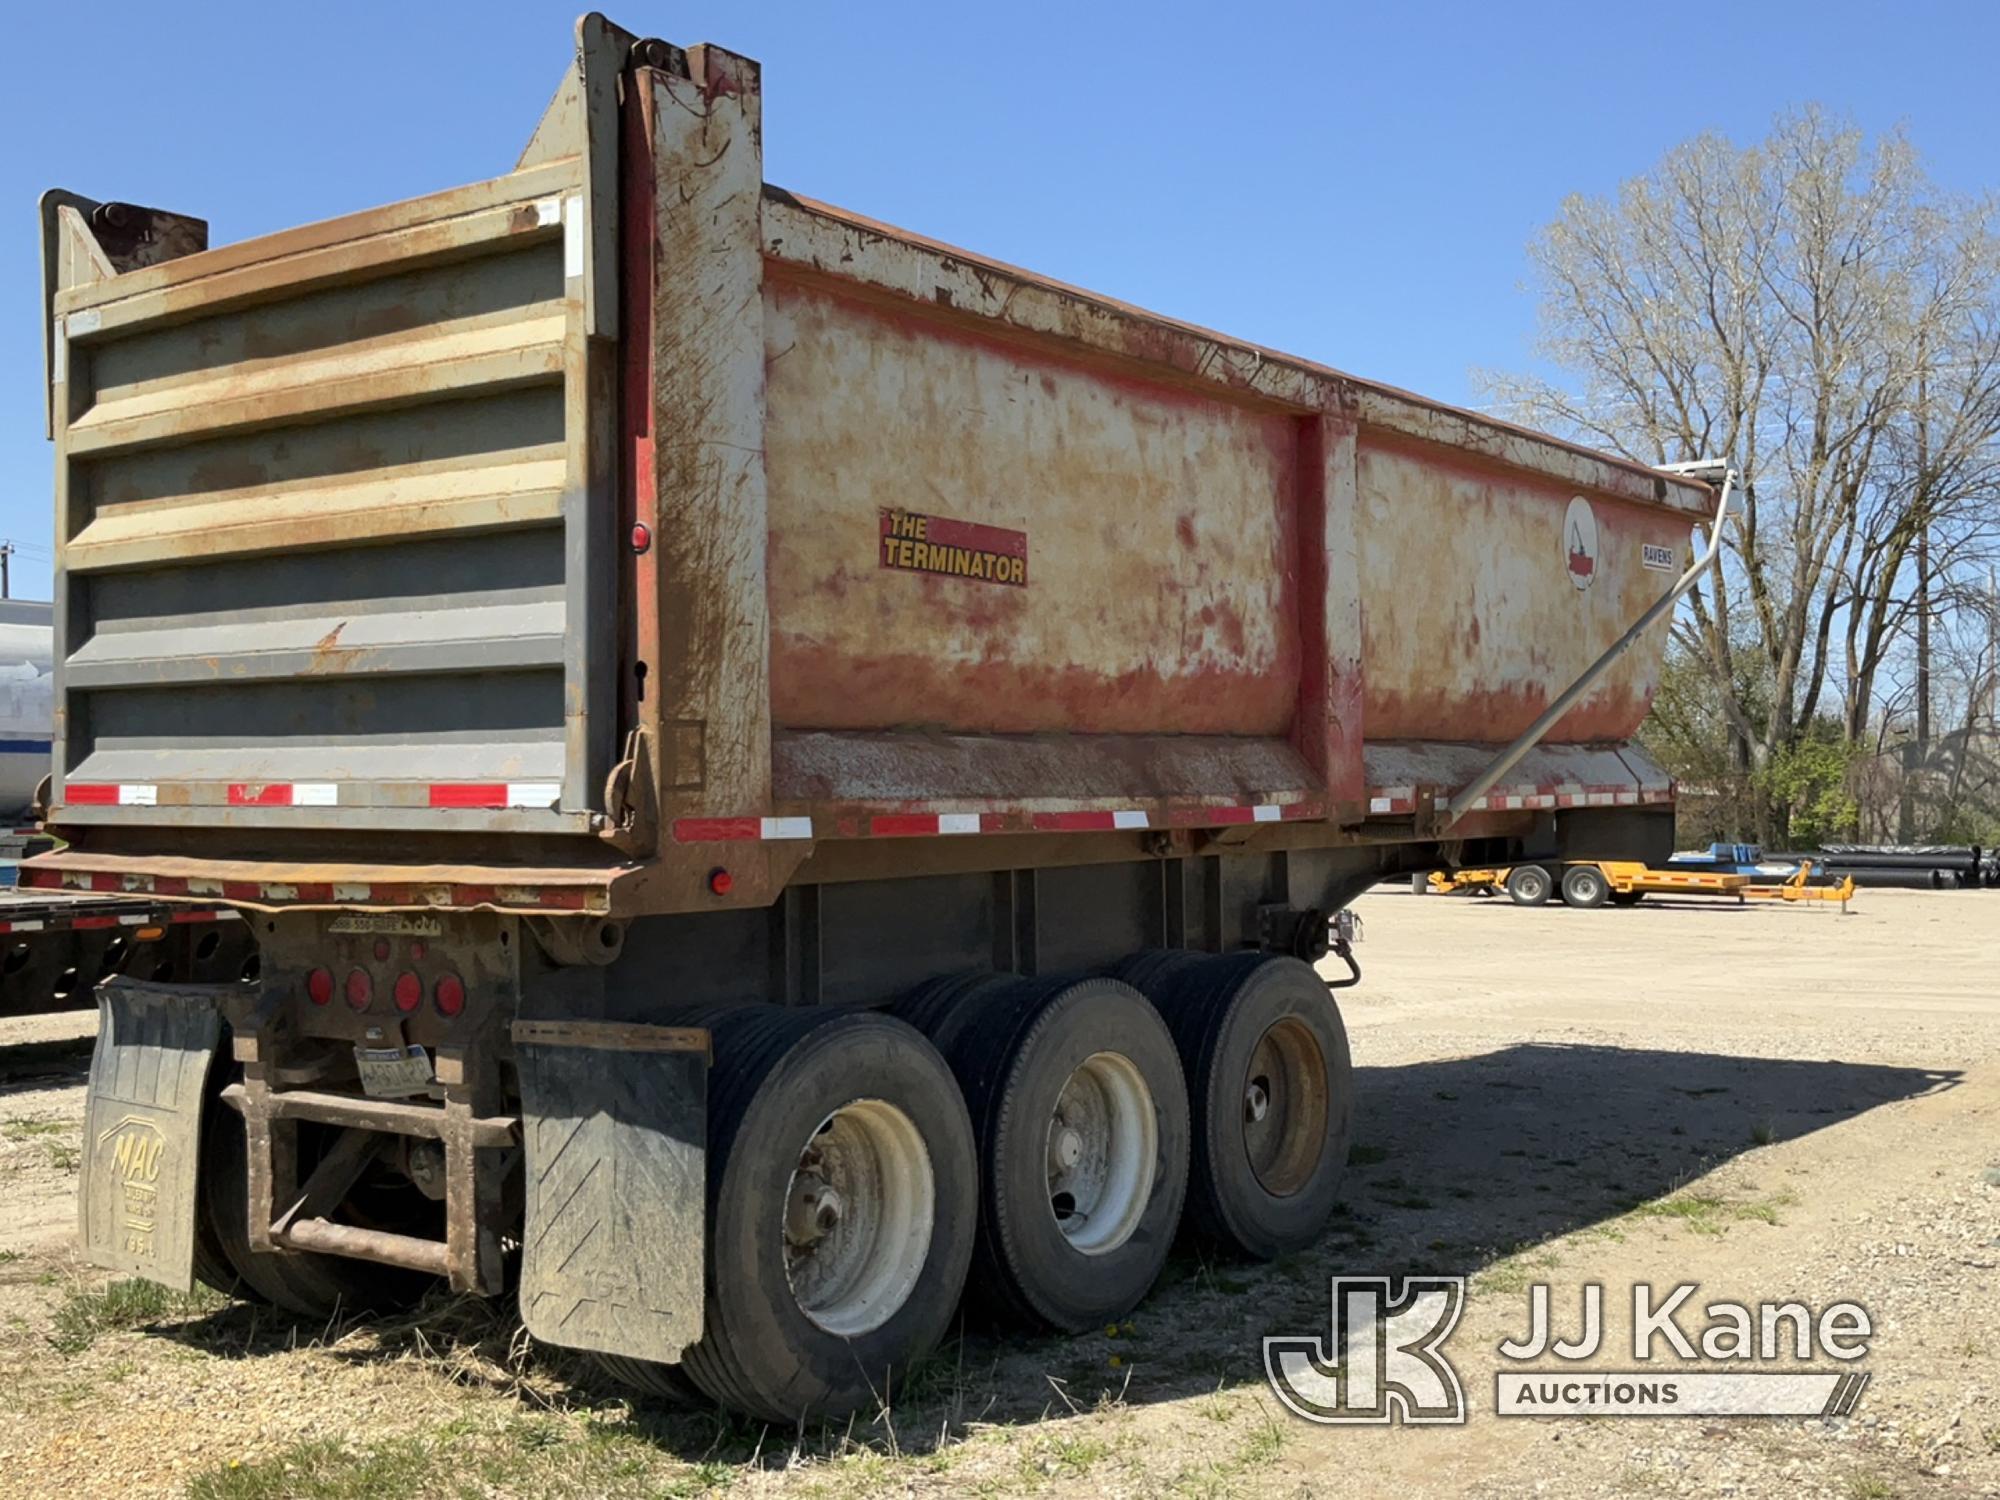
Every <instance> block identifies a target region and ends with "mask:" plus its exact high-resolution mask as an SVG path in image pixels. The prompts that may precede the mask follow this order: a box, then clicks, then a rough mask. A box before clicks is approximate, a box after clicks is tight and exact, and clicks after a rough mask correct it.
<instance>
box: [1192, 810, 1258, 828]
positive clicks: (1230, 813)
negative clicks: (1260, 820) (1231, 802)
mask: <svg viewBox="0 0 2000 1500" xmlns="http://www.w3.org/2000/svg"><path fill="white" fill-rule="evenodd" d="M1201 819H1202V821H1203V822H1205V823H1215V824H1218V825H1228V824H1232V823H1254V822H1256V821H1257V810H1256V809H1255V808H1252V807H1204V808H1202V809H1201Z"/></svg>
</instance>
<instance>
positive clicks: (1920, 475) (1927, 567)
mask: <svg viewBox="0 0 2000 1500" xmlns="http://www.w3.org/2000/svg"><path fill="white" fill-rule="evenodd" d="M1923 359H1924V341H1923V339H1922V337H1921V336H1919V337H1918V339H1917V483H1918V484H1919V485H1920V486H1922V488H1921V489H1919V490H1918V492H1917V754H1918V755H1920V756H1922V757H1923V758H1924V759H1925V760H1928V759H1929V758H1930V753H1931V476H1930V462H1931V452H1930V450H1931V414H1930V390H1929V386H1930V381H1929V379H1928V378H1927V377H1928V375H1929V371H1928V370H1927V369H1926V368H1925V366H1924V363H1923Z"/></svg>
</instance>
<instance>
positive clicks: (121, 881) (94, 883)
mask: <svg viewBox="0 0 2000 1500" xmlns="http://www.w3.org/2000/svg"><path fill="white" fill-rule="evenodd" d="M89 889H91V890H93V891H122V890H124V889H125V877H124V876H122V875H106V874H104V873H103V872H102V871H94V872H93V873H92V874H91V876H90V886H89Z"/></svg>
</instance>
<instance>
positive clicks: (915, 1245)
mask: <svg viewBox="0 0 2000 1500" xmlns="http://www.w3.org/2000/svg"><path fill="white" fill-rule="evenodd" d="M936 1202H937V1181H936V1178H935V1177H934V1175H933V1173H932V1168H931V1159H930V1152H929V1151H928V1150H927V1149H926V1148H925V1146H924V1140H923V1136H922V1134H921V1133H920V1132H919V1131H918V1129H917V1127H916V1124H915V1122H914V1121H912V1120H911V1119H910V1117H909V1116H908V1115H906V1114H904V1113H903V1111H902V1110H900V1109H898V1108H897V1107H896V1106H895V1105H893V1104H890V1103H888V1102H887V1101H886V1100H882V1099H856V1100H854V1101H852V1102H851V1103H848V1104H845V1105H842V1106H841V1107H840V1108H839V1109H837V1110H835V1111H834V1112H833V1113H832V1114H830V1115H828V1116H827V1117H826V1119H825V1120H824V1121H823V1122H822V1123H821V1124H820V1126H819V1128H818V1129H817V1130H815V1131H814V1132H813V1135H812V1138H811V1139H810V1140H808V1141H807V1142H806V1144H805V1147H804V1149H802V1150H801V1151H800V1152H799V1157H798V1161H797V1164H796V1165H795V1166H794V1167H793V1169H792V1176H791V1181H790V1182H789V1184H788V1185H787V1187H786V1190H785V1202H784V1211H783V1215H782V1220H781V1223H780V1232H781V1234H782V1235H783V1237H784V1256H785V1277H786V1280H787V1281H788V1282H789V1283H790V1284H791V1288H792V1296H793V1298H794V1299H795V1300H796V1301H797V1302H798V1305H799V1310H800V1311H801V1312H803V1313H804V1314H805V1315H806V1316H807V1317H808V1318H810V1319H811V1320H812V1321H813V1322H814V1323H816V1324H818V1325H819V1326H820V1327H821V1328H824V1329H825V1330H826V1331H827V1332H829V1333H833V1334H837V1335H840V1336H842V1337H846V1338H852V1337H854V1336H856V1335H858V1334H862V1333H866V1332H868V1331H869V1330H870V1329H872V1328H879V1327H880V1326H881V1325H882V1324H883V1323H885V1322H887V1321H888V1320H889V1319H890V1318H891V1317H892V1316H894V1315H895V1313H896V1310H897V1309H898V1308H900V1307H901V1306H902V1305H903V1304H904V1302H906V1301H907V1300H908V1299H909V1295H910V1292H911V1290H912V1289H913V1288H914V1287H915V1286H916V1282H917V1277H918V1276H919V1275H920V1274H921V1273H922V1271H923V1268H924V1263H925V1261H926V1260H927V1259H928V1258H929V1254H930V1239H931V1220H932V1215H933V1213H934V1212H935V1208H936Z"/></svg>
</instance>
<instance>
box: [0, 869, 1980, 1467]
mask: <svg viewBox="0 0 2000 1500" xmlns="http://www.w3.org/2000/svg"><path fill="white" fill-rule="evenodd" d="M1359 910H1360V911H1361V913H1362V915H1363V916H1364V917H1365V919H1366V921H1367V941H1366V943H1365V944H1364V946H1363V948H1362V950H1361V953H1362V958H1363V961H1364V964H1365V967H1366V969H1367V971H1368V977H1367V982H1366V983H1365V985H1364V986H1363V987H1362V988H1361V989H1359V990H1355V991H1350V992H1348V993H1347V994H1346V995H1345V996H1343V998H1342V1006H1343V1009H1344V1011H1345V1014H1346V1016H1347V1024H1348V1027H1349V1029H1350V1032H1351V1035H1352V1040H1353V1047H1354V1056H1355V1060H1356V1063H1357V1066H1358V1083H1359V1090H1360V1104H1359V1115H1358V1132H1357V1146H1356V1150H1355V1155H1354V1166H1353V1169H1352V1170H1351V1172H1350V1174H1349V1177H1348V1184H1347V1192H1346V1206H1345V1210H1344V1212H1343V1214H1342V1215H1341V1216H1340V1218H1339V1219H1338V1220H1337V1221H1336V1224H1335V1226H1334V1229H1333V1230H1332V1232H1331V1233H1329V1234H1328V1236H1327V1237H1326V1239H1325V1240H1324V1242H1323V1243H1322V1244H1321V1245H1319V1246H1318V1247H1317V1248H1315V1249H1314V1250H1313V1251H1311V1252H1310V1253H1307V1254H1304V1255H1301V1256H1298V1257H1295V1258H1293V1259H1291V1260H1288V1261H1286V1262H1283V1263H1280V1264H1278V1265H1275V1266H1269V1267H1247V1266H1242V1265H1229V1264H1209V1263H1205V1262H1204V1261H1202V1260H1201V1259H1200V1258H1198V1257H1195V1256H1191V1255H1189V1256H1183V1257H1181V1258H1180V1259H1179V1260H1177V1262H1176V1264H1175V1265H1174V1266H1173V1267H1172V1268H1171V1270H1170V1273H1169V1277H1168V1280H1167V1282H1166V1283H1165V1284H1163V1285H1162V1287H1161V1288H1160V1289H1159V1290H1158V1291H1156V1292H1155V1294H1154V1295H1153V1296H1152V1298H1151V1299H1149V1300H1148V1301H1147V1302H1146V1303H1145V1304H1144V1305H1143V1306H1142V1307H1141V1308H1139V1310H1138V1311H1137V1312H1136V1313H1135V1314H1134V1315H1133V1317H1132V1318H1131V1320H1130V1321H1129V1322H1128V1323H1126V1324H1123V1325H1121V1326H1119V1327H1118V1328H1116V1329H1106V1330H1104V1331H1103V1332H1101V1333H1099V1334H1094V1335H1091V1336H1088V1337H1084V1338H1077V1339H1034V1340H1021V1339H1005V1338H998V1337H995V1336H992V1335H990V1334H984V1333H979V1332H976V1331H975V1332H968V1333H966V1334H965V1335H964V1336H963V1337H961V1338H959V1339H957V1340H955V1341H954V1342H953V1343H952V1344H950V1345H949V1346H948V1347H947V1348H946V1349H945V1350H944V1351H943V1353H942V1355H941V1356H940V1357H939V1358H938V1359H936V1360H935V1361H933V1362H932V1363H931V1364H930V1365H929V1366H927V1367H925V1368H923V1369H920V1370H918V1371H917V1372H915V1374H914V1376H913V1379H912V1381H911V1385H910V1388H909V1389H908V1390H907V1391H902V1392H893V1393H891V1395H890V1400H889V1402H888V1404H887V1406H886V1407H885V1409H884V1410H882V1411H881V1412H878V1413H876V1414H874V1415H873V1416H872V1417H863V1418H859V1419H856V1420H855V1421H854V1422H853V1423H852V1424H851V1425H850V1424H843V1425H842V1426H841V1427H839V1428H837V1429H835V1428H819V1429H808V1430H806V1431H804V1432H779V1431H774V1430H763V1429H759V1428H756V1427H752V1426H746V1425H744V1424H739V1423H731V1422H728V1421H725V1420H721V1419H718V1418H716V1417H715V1416H713V1415H710V1414H705V1413H698V1412H678V1411H674V1410H671V1409H667V1408H663V1407H658V1406H653V1405H648V1404H645V1403H639V1404H637V1405H634V1404H632V1403H630V1402H628V1401H627V1400H626V1399H625V1398H624V1397H622V1396H621V1395H620V1394H619V1393H618V1391H617V1390H616V1389H615V1388H614V1387H611V1386H608V1385H606V1384H605V1383H603V1382H602V1381H601V1380H599V1379H598V1378H597V1377H596V1376H594V1375H593V1374H592V1372H591V1371H590V1369H589V1367H588V1366H587V1365H586V1364H585V1363H584V1362H581V1361H578V1360H574V1359H571V1358H569V1357H567V1356H563V1355H561V1354H560V1353H559V1352H557V1351H552V1350H545V1349H536V1348H532V1347H529V1346H528V1345H527V1344H526V1343H525V1341H524V1340H523V1339H521V1338H520V1337H519V1336H518V1335H517V1334H516V1332H515V1331H514V1329H513V1327H512V1326H511V1322H510V1320H509V1319H508V1318H507V1316H505V1312H504V1309H503V1310H500V1312H499V1313H497V1314H496V1312H494V1311H493V1310H489V1309H485V1308H483V1307H481V1306H479V1305H475V1304H468V1303H451V1302H440V1303H439V1304H437V1305H434V1306H432V1307H429V1308H427V1309H425V1310H423V1312H424V1316H423V1319H422V1320H421V1321H419V1320H414V1319H405V1320H400V1321H393V1322H383V1321H375V1322H361V1323H356V1324H347V1323H338V1322H337V1323H334V1324H331V1325H328V1326H326V1327H313V1328H293V1327H291V1326H290V1325H288V1324H280V1323H274V1322H273V1321H272V1319H271V1318H270V1317H269V1316H268V1315H264V1316H259V1315H258V1314H257V1313H256V1312H255V1311H253V1310H251V1309H249V1308H245V1307H231V1306H225V1305H224V1304H222V1302H221V1301H220V1299H217V1298H214V1297H210V1296H198V1297H196V1298H193V1299H180V1298H176V1297H173V1296H170V1295H155V1294H152V1293H151V1292H149V1291H146V1290H143V1289H138V1288H136V1287H134V1286H132V1285H130V1284H124V1285H118V1286H112V1287H109V1288H107V1287H106V1284H105V1282H104V1280H103V1278H101V1277H99V1276H97V1275H95V1274H94V1273H91V1272H89V1271H88V1270H86V1269H84V1268H82V1267H81V1266H79V1265H78V1264H77V1263H76V1262H75V1261H74V1259H73V1258H72V1255H71V1251H70V1248H69V1246H70V1239H71V1233H72V1231H71V1223H70V1212H71V1210H70V1194H71V1191H72V1189H73V1186H74V1183H75V1170H76V1159H77V1153H78V1151H79V1149H80V1137H79V1121H80V1117H81V1113H82V1103H83V1083H84V1076H85V1070H86V1067H87V1063H88V1050H87V1049H88V1045H89V1041H88V1038H89V1033H90V1031H91V1029H92V1022H91V1020H90V1019H89V1018H87V1017H75V1016H69V1017H53V1018H43V1019H38V1020H29V1021H19V1020H17V1021H12V1022H6V1023H0V1043H5V1044H7V1045H6V1048H5V1051H4V1052H3V1053H0V1493H7V1494H22V1495H64V1496H73V1497H83V1496H95V1495H115V1496H120V1497H134V1500H136V1497H139V1496H145V1495H156V1494H178V1493H183V1492H187V1493H192V1494H195V1495H198V1496H217V1497H224V1496H228V1497H264V1496H281V1495H284V1496H289V1495H325V1496H373V1495H381V1496H400V1495H405V1494H448V1495H457V1494H471V1495H543V1494H558V1495H596V1494H649V1495H696V1494H705V1493H711V1492H714V1493H724V1492H727V1493H734V1494H745V1495H761V1494H780V1495H795V1494H797V1495H864V1494H880V1493H899V1494H926V1495H928V1494H937V1493H945V1492H955V1491H959V1490H965V1491H969V1492H972V1493H978V1494H995V1495H1001V1494H1015V1493H1034V1492H1039V1491H1058V1492H1060V1491H1076V1492H1087V1493H1090V1494H1092V1495H1105V1496H1109V1495H1133V1496H1150V1495H1157V1494H1166V1493H1185V1494H1194V1495H1207V1494H1235V1493H1245V1494H1273V1495H1318V1494H1325V1495H1335V1494H1338V1495H1343V1496H1346V1495H1357V1494H1360V1495H1366V1494H1382V1493H1392V1492H1401V1493H1404V1494H1475V1495H1502V1494H1505V1495H1513V1494H1518V1493H1521V1492H1524V1491H1528V1490H1533V1491H1535V1492H1537V1493H1543V1494H1550V1495H1556V1496H1579V1497H1580V1496H1587V1495H1599V1494H1606V1493H1621V1494H1622V1493H1630V1494H1640V1495H1650V1494H1669V1495H1672V1494H1737V1495H1773V1496H1777V1495H1785V1496H1792V1495H1827V1496H1837V1497H1843V1500H1865V1497H1876V1496H1889V1495H1904V1494H1909V1495H1932V1494H1936V1495H2000V1390H1996V1389H1995V1379H1996V1376H2000V896H1993V895H1979V894H1969V893H1968V894H1954V895H1929V894H1914V893H1905V892H1864V893H1863V894H1862V896H1861V897H1860V898H1859V899H1857V901H1856V903H1855V905H1854V908H1853V910H1852V911H1851V912H1850V913H1849V914H1848V915H1845V916H1842V915H1839V914H1837V913H1836V912H1835V911H1833V910H1830V909H1829V910H1817V909H1789V908H1777V907H1761V906H1751V907H1742V908H1736V907H1716V906H1695V905H1682V906H1677V907H1670V906H1660V905H1655V904H1653V903H1651V902H1649V903H1647V904H1646V905H1643V906H1640V907H1638V908H1635V909H1633V910H1630V911H1613V910H1604V911H1597V912H1571V911H1567V910H1564V909H1561V908H1547V909H1542V910H1525V909H1521V908H1516V907H1513V906H1510V905H1506V904H1504V903H1500V902H1492V901H1475V900H1469V899H1462V898H1453V899H1444V898H1432V899H1425V900H1418V899H1416V898H1413V897H1411V896H1409V895H1408V894H1406V893H1403V892H1401V891H1389V890H1384V891H1380V892H1377V893H1375V894H1373V895H1370V896H1368V897H1366V898H1364V899H1363V900H1362V902H1361V903H1360V905H1359ZM1412 1271H1431V1272H1443V1273H1451V1274H1464V1275H1467V1276H1470V1277H1471V1278H1472V1282H1471V1291H1470V1294H1469V1297H1468V1301H1467V1309H1466V1313H1465V1317H1464V1319H1463V1321H1462V1322H1461V1324H1460V1326H1459V1327H1458V1329H1457V1331H1456V1332H1455V1333H1454V1334H1453V1336H1452V1339H1451V1342H1450V1344H1449V1346H1448V1353H1449V1354H1450V1356H1451V1358H1452V1360H1453V1361H1454V1363H1455V1364H1456V1366H1457V1368H1458V1370H1459V1371H1460V1373H1461V1375H1462V1377H1463V1379H1464V1384H1465V1388H1466V1391H1467V1393H1468V1396H1469V1398H1470V1402H1471V1405H1472V1414H1471V1417H1470V1420H1469V1423H1468V1424H1467V1425H1465V1426H1463V1427H1449V1428H1431V1429H1425V1430H1412V1429H1396V1430H1388V1429H1369V1428H1325V1427H1315V1426H1311V1425H1309V1424H1307V1423H1305V1422H1303V1421H1300V1420H1297V1419H1295V1418H1293V1417H1291V1416H1289V1415H1288V1414H1286V1413H1285V1412H1284V1411H1283V1410H1282V1409H1281V1408H1280V1407H1279V1406H1278V1405H1277V1403H1276V1401H1275V1400H1274V1398H1273V1397H1272V1395H1271V1393H1270V1391H1269V1390H1268V1389H1267V1387H1266V1386H1265V1384H1264V1382H1263V1380H1262V1377H1261V1365H1260V1353H1259V1350H1260V1340H1261V1339H1262V1337H1263V1336H1264V1335H1265V1334H1267V1333H1274V1334H1284V1333H1294V1334H1311V1333H1315V1332H1324V1331H1325V1328H1326V1324H1327V1287H1328V1278H1329V1276H1332V1275H1361V1274H1370V1273H1376V1274H1390V1275H1401V1274H1404V1273H1407V1272H1412ZM1642 1280H1643V1281H1650V1282H1652V1283H1654V1284H1655V1285H1658V1286H1662V1287H1665V1286H1671V1285H1673V1284H1676V1283H1679V1282H1685V1281H1698V1282H1700V1283H1701V1284H1702V1295H1701V1298H1700V1299H1698V1302H1697V1306H1698V1305H1699V1302H1701V1301H1706V1300H1708V1298H1709V1297H1710V1296H1723V1297H1733V1298H1736V1299H1739V1300H1743V1301H1755V1300H1758V1299H1778V1298H1796V1299H1798V1300H1801V1301H1804V1302H1807V1303H1809V1304H1811V1305H1812V1306H1814V1307H1815V1308H1817V1307H1821V1306H1823V1305H1824V1304H1826V1303H1828V1302H1831V1301H1836V1300H1843V1299H1851V1300H1855V1301H1859V1302H1861V1303H1862V1304H1864V1305H1865V1306H1866V1307H1867V1308H1868V1309H1869V1310H1870V1312H1871V1314H1872V1316H1873V1319H1874V1326H1875V1335H1874V1338H1873V1342H1872V1347H1871V1351H1870V1354H1869V1357H1868V1358H1867V1359H1866V1361H1865V1362H1864V1364H1865V1367H1866V1368H1867V1369H1869V1370H1870V1371H1872V1373H1873V1376H1874V1379H1873V1383H1872V1385H1871V1386H1869V1388H1868V1389H1867V1391H1866V1394H1865V1396H1864V1397H1863V1399H1862V1402H1861V1405H1860V1407H1859V1410H1858V1411H1857V1412H1856V1414H1855V1415H1854V1416H1853V1417H1852V1418H1851V1419H1847V1420H1842V1421H1834V1422H1823V1421H1820V1420H1818V1419H1811V1420H1784V1421H1778V1420H1761V1419H1737V1420H1722V1419H1700V1418H1696V1419H1692V1420H1688V1419H1682V1420H1637V1419H1631V1420H1621V1419H1609V1418H1601V1417H1600V1418H1594V1419H1587V1420H1556V1419H1546V1418H1544V1419H1539V1420H1520V1419H1512V1418H1500V1417H1496V1416H1495V1415H1494V1414H1493V1411H1492V1406H1493V1392H1494V1375H1495V1372H1496V1370H1497V1369H1498V1368H1499V1366H1500V1363H1501V1362H1500V1360H1499V1357H1498V1355H1497V1354H1496V1352H1495V1346H1496V1344H1497V1343H1498V1342H1499V1341H1500V1340H1501V1339H1502V1338H1504V1337H1506V1336H1508V1335H1509V1334H1514V1333H1518V1332H1520V1331H1521V1330H1522V1329H1523V1328H1524V1327H1525V1324H1526V1305H1527V1293H1526V1288H1527V1286H1528V1285H1529V1284H1530V1283H1531V1282H1534V1281H1547V1282H1549V1283H1551V1284H1552V1285H1553V1286H1554V1288H1555V1291H1554V1304H1555V1306H1556V1308H1557V1309H1558V1315H1559V1317H1560V1318H1562V1319H1564V1320H1565V1321H1568V1320H1571V1319H1573V1318H1574V1309H1575V1307H1576V1306H1577V1299H1578V1296H1579V1291H1578V1289H1579V1287H1580V1286H1581V1285H1583V1284H1584V1283H1588V1282H1592V1281H1595V1282H1601V1283H1603V1284H1604V1286H1605V1293H1606V1305H1607V1309H1609V1310H1612V1312H1613V1314H1614V1315H1613V1317H1612V1318H1611V1328H1610V1337H1609V1339H1608V1341H1607V1342H1608V1343H1610V1344H1611V1345H1613V1346H1614V1347H1615V1346H1616V1345H1618V1344H1620V1343H1622V1342H1624V1339H1625V1335H1624V1333H1623V1332H1622V1330H1621V1326H1620V1323H1619V1320H1618V1319H1617V1317H1616V1316H1615V1312H1616V1310H1617V1309H1619V1308H1620V1307H1621V1306H1623V1305H1626V1304H1627V1303H1628V1300H1629V1296H1630V1291H1629V1289H1630V1287H1631V1286H1632V1284H1633V1283H1634V1282H1635V1281H1642ZM1692 1321H1693V1323H1694V1325H1695V1326H1696V1327H1699V1326H1700V1324H1701V1322H1702V1320H1701V1319H1700V1318H1699V1316H1697V1317H1696V1318H1694V1319H1693V1320H1692ZM1621 1352H1622V1353H1623V1354H1625V1355H1629V1353H1630V1351H1629V1349H1626V1350H1623V1351H1621ZM1610 1363H1611V1364H1613V1365H1618V1364H1625V1365H1628V1366H1629V1363H1630V1361H1629V1359H1616V1360H1612V1361H1611V1362H1610Z"/></svg>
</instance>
